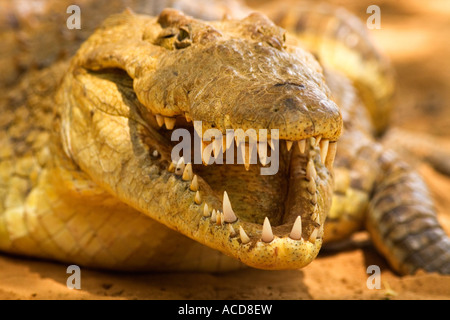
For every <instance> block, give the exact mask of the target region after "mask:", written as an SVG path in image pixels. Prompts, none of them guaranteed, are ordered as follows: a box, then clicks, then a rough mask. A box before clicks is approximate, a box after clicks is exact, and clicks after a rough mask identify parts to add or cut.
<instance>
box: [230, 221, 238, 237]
mask: <svg viewBox="0 0 450 320" xmlns="http://www.w3.org/2000/svg"><path fill="white" fill-rule="evenodd" d="M228 231H229V232H230V237H235V236H236V231H235V230H234V228H233V226H232V225H231V224H229V225H228Z"/></svg>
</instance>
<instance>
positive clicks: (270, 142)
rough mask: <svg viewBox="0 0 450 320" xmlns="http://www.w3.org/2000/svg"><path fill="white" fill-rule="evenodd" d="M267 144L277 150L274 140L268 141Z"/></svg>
mask: <svg viewBox="0 0 450 320" xmlns="http://www.w3.org/2000/svg"><path fill="white" fill-rule="evenodd" d="M267 143H268V144H269V146H270V149H272V150H275V144H274V142H273V140H272V139H269V140H267Z"/></svg>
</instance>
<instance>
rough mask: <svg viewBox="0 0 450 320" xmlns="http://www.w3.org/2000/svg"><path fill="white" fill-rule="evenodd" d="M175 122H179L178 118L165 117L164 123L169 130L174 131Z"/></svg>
mask: <svg viewBox="0 0 450 320" xmlns="http://www.w3.org/2000/svg"><path fill="white" fill-rule="evenodd" d="M175 122H177V119H176V118H168V117H164V123H165V125H166V128H167V129H169V130H172V129H173V128H174V127H175Z"/></svg>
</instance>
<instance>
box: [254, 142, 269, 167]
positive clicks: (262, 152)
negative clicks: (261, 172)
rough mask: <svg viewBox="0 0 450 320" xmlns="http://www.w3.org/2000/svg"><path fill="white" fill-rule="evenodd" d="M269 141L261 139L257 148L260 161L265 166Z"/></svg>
mask: <svg viewBox="0 0 450 320" xmlns="http://www.w3.org/2000/svg"><path fill="white" fill-rule="evenodd" d="M266 143H267V141H260V142H259V143H258V146H257V148H256V151H257V152H258V155H259V161H260V162H261V164H262V165H263V166H265V165H266V164H267V144H266Z"/></svg>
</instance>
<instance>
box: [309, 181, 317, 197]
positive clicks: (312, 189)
mask: <svg viewBox="0 0 450 320" xmlns="http://www.w3.org/2000/svg"><path fill="white" fill-rule="evenodd" d="M308 191H309V193H311V194H315V193H316V191H317V186H316V181H315V180H313V179H311V180H309V182H308Z"/></svg>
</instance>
